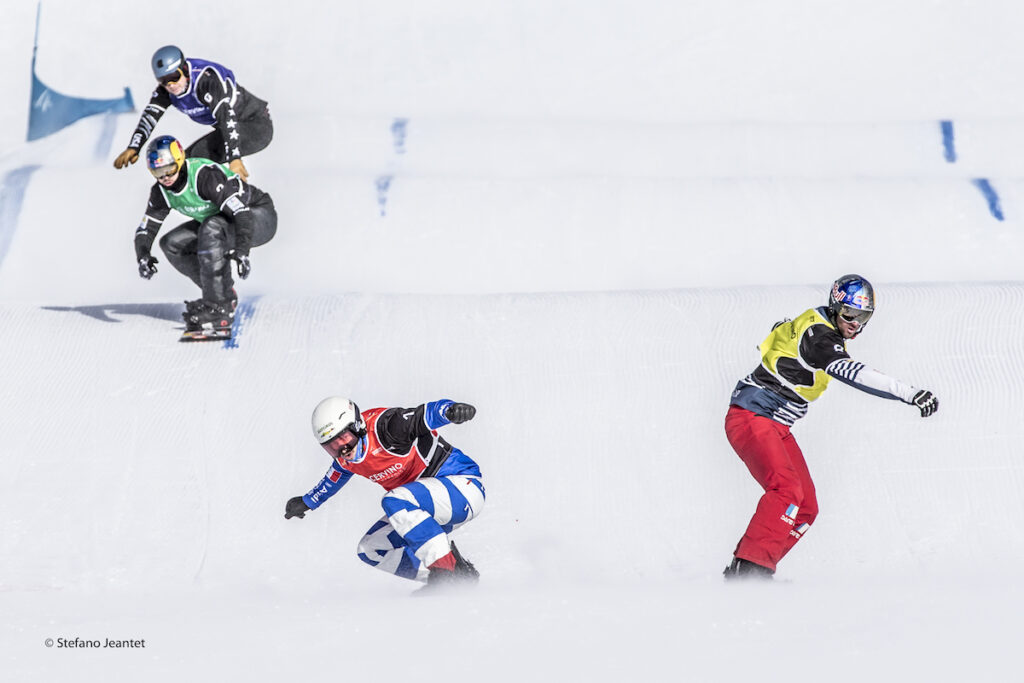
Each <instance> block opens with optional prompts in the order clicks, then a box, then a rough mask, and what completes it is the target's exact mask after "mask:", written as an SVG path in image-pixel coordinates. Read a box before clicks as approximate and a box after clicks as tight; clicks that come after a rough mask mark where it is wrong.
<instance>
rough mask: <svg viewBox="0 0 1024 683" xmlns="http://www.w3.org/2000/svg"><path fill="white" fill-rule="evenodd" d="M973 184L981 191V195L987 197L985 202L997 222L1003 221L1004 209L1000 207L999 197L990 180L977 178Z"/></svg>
mask: <svg viewBox="0 0 1024 683" xmlns="http://www.w3.org/2000/svg"><path fill="white" fill-rule="evenodd" d="M971 184H972V185H974V186H975V187H976V188H978V189H979V190H981V194H983V195H984V196H985V201H987V202H988V210H989V212H991V214H992V215H993V216H994V217H995V219H996V220H997V221H1001V220H1003V209H1002V207H1001V206H999V195H998V194H997V193H996V190H995V188H994V187H992V183H990V182H989V181H988V178H975V179H974V180H972V181H971Z"/></svg>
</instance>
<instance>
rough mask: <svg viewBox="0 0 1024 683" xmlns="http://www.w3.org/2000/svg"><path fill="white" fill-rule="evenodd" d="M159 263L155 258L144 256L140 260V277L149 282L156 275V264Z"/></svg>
mask: <svg viewBox="0 0 1024 683" xmlns="http://www.w3.org/2000/svg"><path fill="white" fill-rule="evenodd" d="M157 263H159V261H157V260H156V257H155V256H143V257H142V258H140V259H139V277H141V278H144V279H146V280H148V279H149V278H151V277H153V276H154V275H155V274H156V264H157Z"/></svg>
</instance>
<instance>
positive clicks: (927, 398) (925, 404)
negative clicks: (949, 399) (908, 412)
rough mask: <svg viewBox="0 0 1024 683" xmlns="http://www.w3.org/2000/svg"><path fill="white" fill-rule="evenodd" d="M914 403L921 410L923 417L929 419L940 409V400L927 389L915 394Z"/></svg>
mask: <svg viewBox="0 0 1024 683" xmlns="http://www.w3.org/2000/svg"><path fill="white" fill-rule="evenodd" d="M912 403H913V404H914V405H915V406H917V407H918V408H920V409H921V417H928V416H929V415H931V414H932V413H934V412H935V411H936V410H938V409H939V399H937V398H935V394H933V393H932V392H930V391H928V390H926V389H922V390H921V391H919V392H917V393H916V394H914V400H913V401H912Z"/></svg>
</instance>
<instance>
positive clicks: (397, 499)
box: [358, 475, 486, 581]
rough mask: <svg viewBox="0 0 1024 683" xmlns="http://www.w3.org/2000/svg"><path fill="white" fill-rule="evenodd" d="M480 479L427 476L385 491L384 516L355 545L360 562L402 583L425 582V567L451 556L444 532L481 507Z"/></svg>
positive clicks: (461, 523) (482, 486) (478, 510)
mask: <svg viewBox="0 0 1024 683" xmlns="http://www.w3.org/2000/svg"><path fill="white" fill-rule="evenodd" d="M485 498H486V493H485V491H484V485H483V483H482V482H481V481H480V478H479V477H469V476H464V475H453V476H449V477H428V478H426V479H419V480H417V481H414V482H411V483H409V484H406V485H405V486H399V487H398V488H396V489H393V490H391V491H388V492H387V493H386V494H385V495H384V498H383V499H382V500H381V503H380V504H381V507H382V508H384V517H382V518H381V519H380V520H379V521H377V523H375V524H374V525H373V526H371V527H370V529H369V530H368V531H367V532H366V535H365V536H363V539H362V540H361V541H360V542H359V550H358V553H359V559H360V560H362V561H363V562H365V563H367V564H369V565H371V566H374V567H377V568H378V569H382V570H384V571H386V572H389V573H391V574H395V575H397V576H401V577H403V578H406V579H413V580H417V581H426V580H427V574H429V573H430V572H429V570H428V569H427V567H429V566H430V565H432V564H433V563H434V562H436V561H437V560H439V559H441V558H442V557H444V556H445V555H447V554H448V553H449V552H451V548H450V547H449V541H448V534H449V533H451V532H452V531H453V530H455V529H458V528H459V527H460V526H462V525H463V524H465V523H466V522H468V521H469V520H471V519H473V518H474V517H476V516H477V515H479V514H480V511H481V510H483V508H484V499H485Z"/></svg>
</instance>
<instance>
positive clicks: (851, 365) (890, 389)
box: [825, 358, 939, 417]
mask: <svg viewBox="0 0 1024 683" xmlns="http://www.w3.org/2000/svg"><path fill="white" fill-rule="evenodd" d="M825 372H827V373H828V374H829V375H830V376H832V377H835V378H836V379H838V380H839V381H840V382H843V383H844V384H849V385H850V386H851V387H854V388H855V389H860V390H861V391H863V392H865V393H868V394H872V395H874V396H880V397H882V398H887V399H892V400H897V401H903V402H904V403H907V404H909V405H913V406H917V408H918V409H920V411H921V417H928V416H929V415H931V414H933V413H934V412H935V411H936V410H938V409H939V400H938V399H937V398H935V396H934V395H933V394H932V392H930V391H928V390H926V389H918V388H917V387H914V386H911V385H910V384H906V383H904V382H901V381H900V380H898V379H896V378H895V377H890V376H889V375H886V374H885V373H883V372H879V371H878V370H875V369H874V368H870V367H868V366H867V365H864V364H863V363H860V362H857V361H855V360H853V359H852V358H840V359H838V360H835V361H833V362H832V363H830V364H829V365H828V367H826V368H825Z"/></svg>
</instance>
